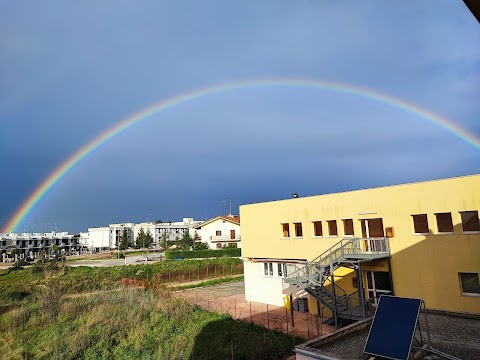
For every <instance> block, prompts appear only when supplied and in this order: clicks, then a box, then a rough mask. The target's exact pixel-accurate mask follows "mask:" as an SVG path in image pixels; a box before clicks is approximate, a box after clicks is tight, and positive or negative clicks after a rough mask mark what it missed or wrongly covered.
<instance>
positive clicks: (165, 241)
mask: <svg viewBox="0 0 480 360" xmlns="http://www.w3.org/2000/svg"><path fill="white" fill-rule="evenodd" d="M160 247H161V248H162V249H163V250H166V249H167V247H168V239H167V233H165V232H164V233H163V234H162V237H161V238H160Z"/></svg>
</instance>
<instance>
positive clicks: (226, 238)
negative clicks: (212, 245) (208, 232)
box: [209, 235, 241, 242]
mask: <svg viewBox="0 0 480 360" xmlns="http://www.w3.org/2000/svg"><path fill="white" fill-rule="evenodd" d="M209 239H210V241H211V242H219V241H223V242H228V241H240V240H241V237H240V235H235V237H234V238H232V237H231V236H209Z"/></svg>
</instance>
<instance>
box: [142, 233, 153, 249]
mask: <svg viewBox="0 0 480 360" xmlns="http://www.w3.org/2000/svg"><path fill="white" fill-rule="evenodd" d="M152 244H153V236H152V233H151V232H150V229H148V230H147V233H146V234H145V245H144V247H146V248H150V246H152Z"/></svg>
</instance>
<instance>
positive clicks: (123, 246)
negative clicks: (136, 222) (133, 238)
mask: <svg viewBox="0 0 480 360" xmlns="http://www.w3.org/2000/svg"><path fill="white" fill-rule="evenodd" d="M119 243H120V244H119V245H118V249H119V250H127V249H128V246H129V245H130V241H129V236H128V232H127V229H123V234H122V236H120V239H119Z"/></svg>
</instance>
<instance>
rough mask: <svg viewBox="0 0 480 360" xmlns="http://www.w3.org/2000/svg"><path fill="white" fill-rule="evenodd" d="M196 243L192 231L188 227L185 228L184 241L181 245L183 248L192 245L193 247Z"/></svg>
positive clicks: (185, 248)
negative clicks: (191, 234)
mask: <svg viewBox="0 0 480 360" xmlns="http://www.w3.org/2000/svg"><path fill="white" fill-rule="evenodd" d="M193 244H194V240H193V238H192V237H191V236H190V231H188V229H186V230H185V233H184V234H183V237H182V241H181V246H182V248H183V250H189V249H190V247H192V246H193Z"/></svg>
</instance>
